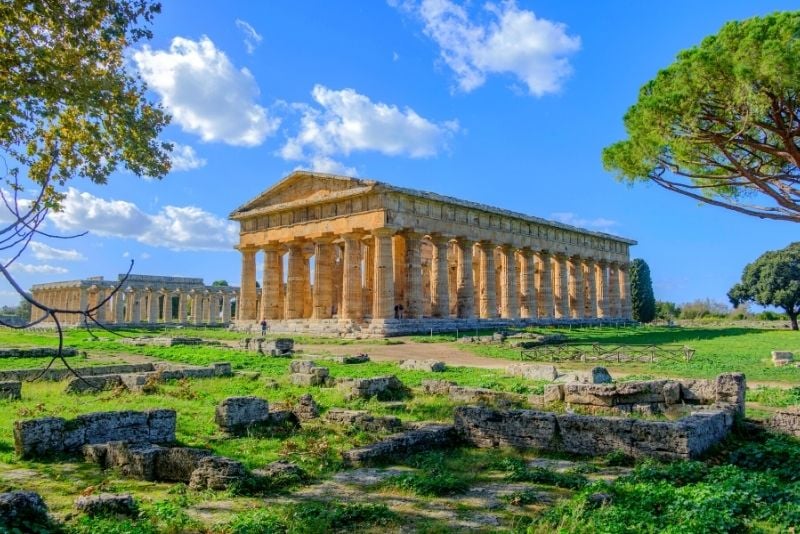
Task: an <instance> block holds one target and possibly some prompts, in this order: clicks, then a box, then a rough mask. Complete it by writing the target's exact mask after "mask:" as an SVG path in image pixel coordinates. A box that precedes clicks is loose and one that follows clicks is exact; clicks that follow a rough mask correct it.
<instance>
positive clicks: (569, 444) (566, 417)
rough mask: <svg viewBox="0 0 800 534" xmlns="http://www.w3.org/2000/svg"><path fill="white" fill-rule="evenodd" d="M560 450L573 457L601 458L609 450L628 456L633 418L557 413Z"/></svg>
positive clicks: (630, 449)
mask: <svg viewBox="0 0 800 534" xmlns="http://www.w3.org/2000/svg"><path fill="white" fill-rule="evenodd" d="M556 419H557V424H558V428H559V432H560V436H561V445H560V449H561V450H563V451H565V452H570V453H574V454H587V455H593V456H596V455H601V454H607V453H609V452H613V451H623V452H625V453H626V454H630V453H631V451H632V448H631V428H632V426H633V423H634V420H633V419H626V418H621V417H595V416H591V415H574V414H559V415H557V416H556Z"/></svg>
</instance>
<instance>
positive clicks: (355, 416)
mask: <svg viewBox="0 0 800 534" xmlns="http://www.w3.org/2000/svg"><path fill="white" fill-rule="evenodd" d="M325 419H326V420H327V421H328V422H330V423H336V424H340V425H349V426H351V427H352V428H356V429H358V430H366V431H368V432H377V431H383V430H398V429H400V427H401V426H402V423H401V422H400V419H399V418H397V417H394V416H392V415H384V416H378V415H372V414H370V413H369V412H367V411H366V410H345V409H342V408H331V409H330V410H328V411H327V412H326V413H325Z"/></svg>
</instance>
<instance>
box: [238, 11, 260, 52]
mask: <svg viewBox="0 0 800 534" xmlns="http://www.w3.org/2000/svg"><path fill="white" fill-rule="evenodd" d="M236 27H237V28H239V29H240V30H242V33H244V47H245V49H246V50H247V53H248V54H252V53H253V52H255V50H256V47H257V46H258V45H259V44H261V40H262V39H263V37H261V35H260V34H259V33H258V32H257V31H256V29H255V28H253V26H251V25H250V23H248V22H247V21H244V20H242V19H236Z"/></svg>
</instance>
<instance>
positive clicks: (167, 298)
mask: <svg viewBox="0 0 800 534" xmlns="http://www.w3.org/2000/svg"><path fill="white" fill-rule="evenodd" d="M161 294H162V295H163V296H164V322H165V323H171V322H172V291H170V290H168V289H162V290H161Z"/></svg>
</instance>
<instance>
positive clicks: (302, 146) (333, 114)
mask: <svg viewBox="0 0 800 534" xmlns="http://www.w3.org/2000/svg"><path fill="white" fill-rule="evenodd" d="M311 95H312V97H313V99H314V101H315V102H316V103H317V104H318V106H319V107H313V106H310V105H305V104H296V105H295V106H294V107H295V108H296V109H299V110H301V113H302V117H301V119H300V128H299V132H298V133H297V135H296V136H295V137H292V138H290V139H288V140H287V141H286V143H285V144H284V146H283V147H282V148H281V150H280V154H281V156H282V157H283V158H284V159H287V160H306V161H308V162H309V163H310V164H311V165H314V166H317V167H318V168H319V170H321V169H322V168H326V167H329V168H343V165H342V164H340V163H338V162H336V161H335V160H333V159H332V156H334V155H337V154H340V155H345V156H347V155H349V154H350V153H351V152H359V151H375V152H380V153H382V154H385V155H387V156H399V155H405V156H410V157H412V158H420V157H427V156H433V155H435V154H437V153H438V152H439V151H440V150H442V149H443V148H444V147H445V146H446V142H447V139H448V137H449V136H450V135H452V134H453V132H455V131H458V123H457V122H456V121H448V122H443V123H440V124H436V123H434V122H431V121H429V120H428V119H425V118H424V117H421V116H420V115H419V114H417V112H415V111H414V110H413V109H411V108H405V109H400V108H398V107H397V106H394V105H389V104H384V103H381V102H378V103H374V102H372V101H371V100H370V99H369V98H368V97H367V96H364V95H362V94H359V93H357V92H356V91H355V90H353V89H342V90H340V91H335V90H332V89H328V88H327V87H325V86H322V85H316V86H314V89H313V90H312V92H311Z"/></svg>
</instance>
